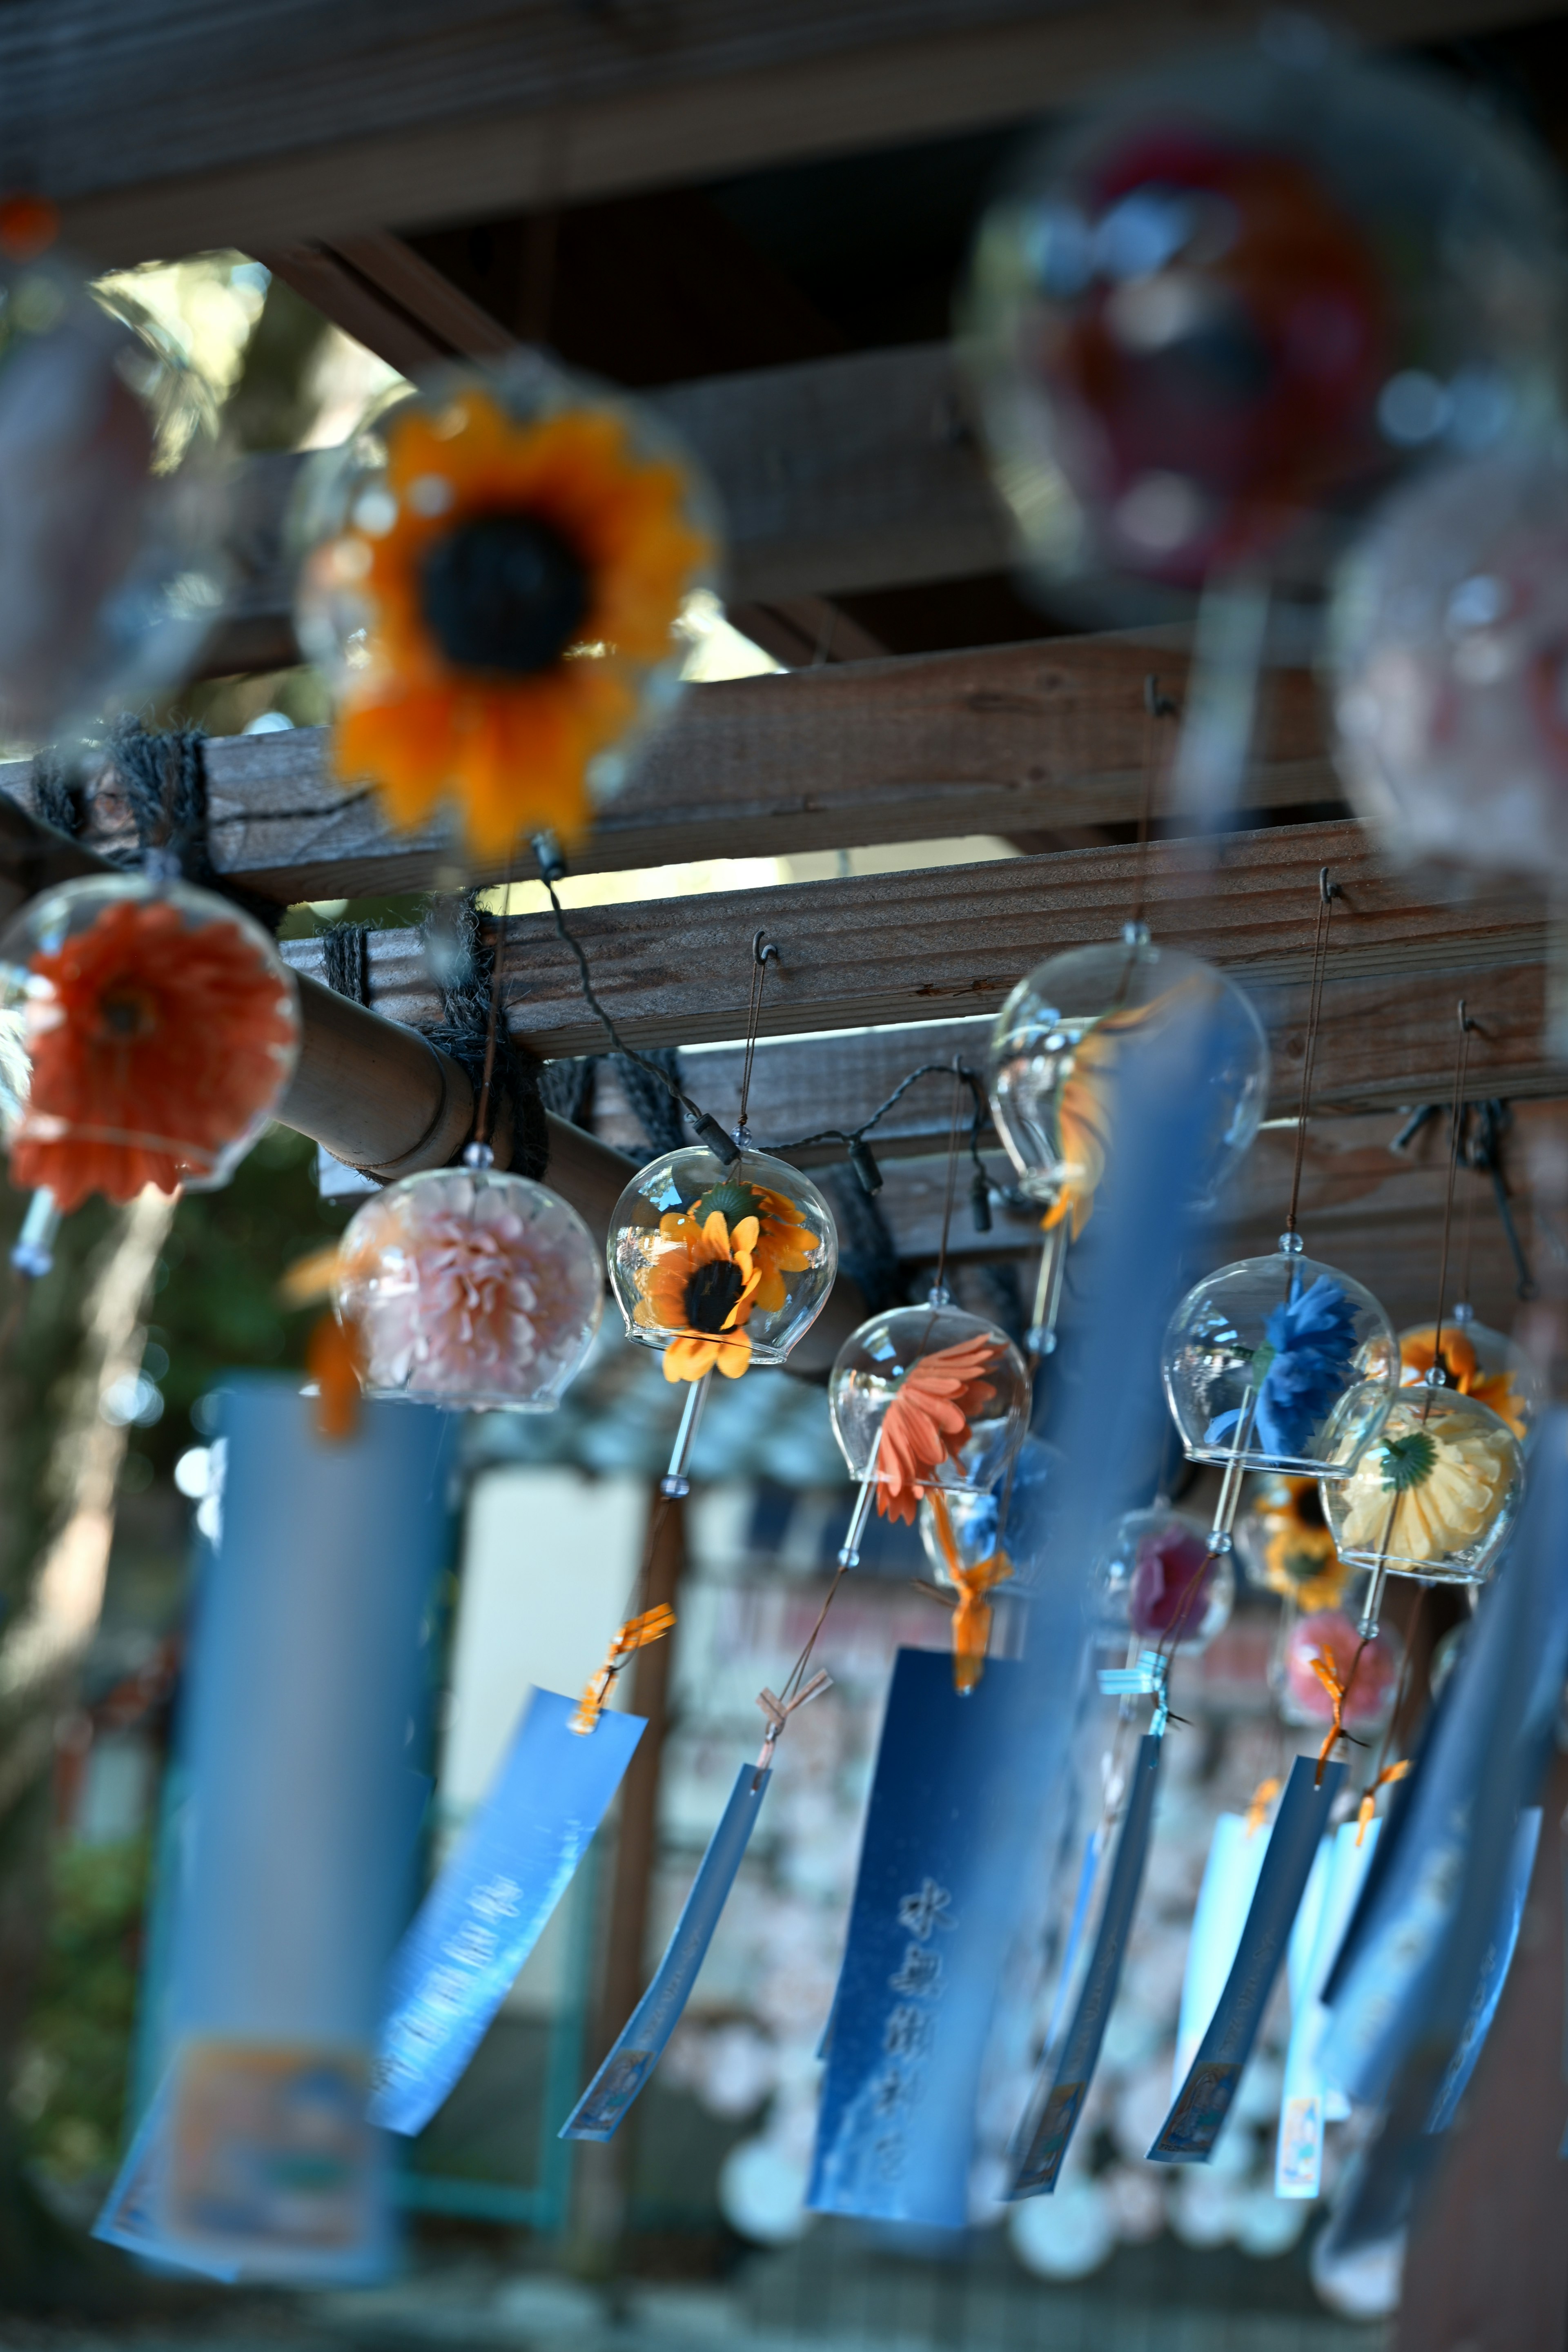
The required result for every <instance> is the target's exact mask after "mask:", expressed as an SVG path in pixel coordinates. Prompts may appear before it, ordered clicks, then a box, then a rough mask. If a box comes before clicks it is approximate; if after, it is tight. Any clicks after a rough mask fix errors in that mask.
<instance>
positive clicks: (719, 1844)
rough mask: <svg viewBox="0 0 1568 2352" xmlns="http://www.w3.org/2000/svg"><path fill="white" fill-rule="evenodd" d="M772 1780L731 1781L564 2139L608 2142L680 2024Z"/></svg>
mask: <svg viewBox="0 0 1568 2352" xmlns="http://www.w3.org/2000/svg"><path fill="white" fill-rule="evenodd" d="M772 1777H773V1776H772V1774H771V1773H770V1772H766V1771H762V1770H760V1769H758V1767H757V1766H756V1765H755V1764H742V1767H741V1769H740V1771H739V1772H738V1773H737V1774H736V1776H735V1785H734V1787H733V1788H732V1789H731V1791H730V1801H729V1803H728V1804H727V1805H726V1806H725V1808H724V1811H723V1815H722V1817H721V1821H720V1823H719V1826H718V1828H717V1829H716V1830H715V1831H714V1832H713V1834H712V1836H711V1837H710V1839H709V1841H708V1851H707V1853H705V1854H704V1855H703V1857H702V1860H701V1863H700V1866H699V1868H698V1872H697V1876H696V1877H695V1879H694V1880H693V1881H692V1885H691V1892H690V1894H689V1895H688V1896H687V1898H686V1901H685V1903H684V1904H683V1906H681V1913H680V1916H679V1919H678V1920H677V1921H676V1923H675V1933H674V1934H673V1935H672V1936H671V1937H670V1939H669V1942H668V1946H667V1947H666V1949H665V1955H664V1958H663V1959H661V1960H660V1962H659V1964H658V1968H657V1969H655V1971H654V1979H653V1982H652V1983H651V1984H650V1985H649V1987H648V1989H647V1992H645V1993H644V1995H643V1997H642V1999H641V2000H639V2001H638V2003H637V2007H636V2009H634V2010H633V2011H632V2013H631V2015H630V2017H629V2018H628V2019H627V2020H626V2024H625V2025H624V2026H623V2027H622V2029H621V2031H620V2032H619V2034H618V2035H617V2036H616V2043H615V2047H614V2048H613V2049H612V2050H611V2052H610V2054H609V2056H608V2057H607V2058H606V2059H605V2063H604V2064H603V2065H602V2066H601V2067H600V2069H599V2071H598V2073H597V2074H595V2077H594V2079H593V2081H592V2082H591V2083H590V2084H589V2085H588V2087H587V2089H586V2090H585V2091H584V2094H583V2095H582V2097H581V2098H580V2099H579V2100H578V2102H577V2104H576V2105H575V2106H574V2108H573V2110H572V2113H571V2114H570V2115H569V2116H567V2118H566V2121H565V2122H564V2123H563V2125H562V2126H561V2132H560V2137H561V2138H563V2139H601V2140H603V2139H613V2138H614V2137H615V2133H616V2126H617V2125H618V2124H619V2122H620V2120H621V2117H622V2116H624V2115H625V2114H626V2109H627V2108H628V2107H629V2106H630V2105H631V2104H632V2101H633V2100H634V2099H635V2098H636V2097H637V2093H638V2092H639V2091H640V2090H641V2089H642V2086H643V2084H645V2083H646V2082H647V2078H648V2076H649V2075H650V2074H652V2073H653V2070H654V2068H655V2067H656V2066H657V2065H658V2062H659V2060H660V2058H662V2057H663V2055H664V2047H665V2044H666V2042H668V2040H669V2037H670V2035H671V2034H672V2033H673V2032H674V2031H675V2029H676V2027H677V2026H678V2025H679V2022H680V2015H681V2011H683V2010H684V2009H685V2007H686V2004H687V2002H688V2001H689V2000H690V1998H691V1988H692V1986H693V1985H694V1984H695V1983H696V1982H697V1974H698V1970H699V1969H700V1968H701V1966H702V1963H703V1960H704V1959H705V1958H707V1954H708V1947H709V1945H710V1943H711V1942H712V1940H713V1930H714V1928H715V1927H717V1926H718V1925H719V1916H720V1914H721V1911H722V1910H723V1908H724V1906H725V1903H726V1902H727V1901H728V1899H729V1894H730V1889H731V1886H732V1885H734V1883H735V1873H736V1872H737V1871H738V1870H739V1869H740V1867H741V1864H742V1859H743V1857H744V1855H745V1851H746V1848H747V1846H748V1845H749V1844H750V1843H751V1838H752V1830H753V1829H754V1828H755V1827H756V1821H757V1815H758V1813H759V1812H760V1811H762V1803H763V1798H764V1797H765V1796H766V1794H767V1789H768V1782H769V1780H771V1779H772Z"/></svg>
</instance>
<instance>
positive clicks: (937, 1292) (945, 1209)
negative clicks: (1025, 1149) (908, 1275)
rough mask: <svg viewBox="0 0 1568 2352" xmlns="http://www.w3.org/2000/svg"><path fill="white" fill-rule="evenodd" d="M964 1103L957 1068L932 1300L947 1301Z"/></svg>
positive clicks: (960, 1072) (948, 1131)
mask: <svg viewBox="0 0 1568 2352" xmlns="http://www.w3.org/2000/svg"><path fill="white" fill-rule="evenodd" d="M961 1108H963V1070H962V1069H960V1068H955V1069H954V1071H953V1074H952V1120H951V1122H950V1124H949V1127H948V1130H947V1193H946V1197H945V1198H944V1200H943V1202H942V1246H941V1248H940V1249H939V1250H938V1251H937V1254H936V1276H935V1279H934V1280H933V1282H932V1284H931V1301H932V1304H933V1305H934V1304H935V1303H936V1302H937V1301H939V1300H940V1301H942V1303H943V1304H945V1303H946V1300H947V1296H948V1290H947V1244H948V1239H949V1236H950V1234H952V1202H953V1195H954V1194H955V1193H956V1192H957V1191H958V1114H959V1111H960V1110H961Z"/></svg>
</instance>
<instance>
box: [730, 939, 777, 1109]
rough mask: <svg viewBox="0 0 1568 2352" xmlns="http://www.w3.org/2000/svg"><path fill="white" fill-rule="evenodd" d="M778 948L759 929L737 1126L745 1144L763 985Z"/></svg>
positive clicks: (753, 951)
mask: <svg viewBox="0 0 1568 2352" xmlns="http://www.w3.org/2000/svg"><path fill="white" fill-rule="evenodd" d="M778 953H779V951H778V950H777V948H775V947H773V945H771V944H770V943H769V941H768V940H767V936H766V934H765V932H763V931H759V932H758V933H757V935H756V938H755V939H754V940H752V993H751V998H750V1001H749V1003H747V1006H746V1054H745V1059H744V1060H743V1062H742V1065H741V1117H740V1122H739V1125H738V1128H737V1134H738V1137H739V1139H740V1141H741V1142H742V1143H746V1142H749V1141H750V1139H751V1129H750V1127H749V1126H748V1125H747V1120H746V1109H747V1106H748V1104H749V1103H750V1101H751V1099H752V1064H753V1063H754V1062H755V1060H756V1058H757V1026H758V1024H759V1023H760V1022H761V1020H762V1017H763V982H765V981H766V979H767V976H768V966H769V964H770V963H776V962H777V961H778Z"/></svg>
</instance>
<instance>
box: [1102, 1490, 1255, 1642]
mask: <svg viewBox="0 0 1568 2352" xmlns="http://www.w3.org/2000/svg"><path fill="white" fill-rule="evenodd" d="M1092 1592H1093V1598H1092V1602H1091V1607H1092V1611H1093V1615H1094V1618H1095V1622H1096V1623H1097V1625H1098V1626H1099V1627H1100V1630H1101V1632H1102V1633H1107V1634H1121V1633H1131V1634H1133V1635H1134V1636H1135V1637H1136V1638H1137V1639H1138V1640H1139V1641H1141V1642H1165V1641H1168V1640H1170V1637H1171V1636H1172V1635H1173V1634H1174V1636H1175V1639H1174V1641H1173V1643H1172V1646H1173V1648H1174V1649H1177V1650H1183V1651H1185V1652H1187V1653H1189V1654H1193V1655H1195V1654H1197V1652H1199V1651H1200V1650H1205V1649H1206V1648H1207V1647H1208V1645H1209V1643H1211V1642H1212V1641H1213V1639H1214V1637H1215V1634H1216V1633H1218V1632H1219V1631H1220V1629H1221V1627H1222V1626H1223V1625H1224V1624H1226V1622H1227V1620H1228V1619H1229V1616H1230V1612H1231V1604H1232V1602H1233V1601H1234V1600H1235V1598H1236V1575H1235V1571H1234V1570H1233V1569H1232V1567H1231V1564H1230V1559H1229V1556H1228V1554H1226V1552H1224V1551H1218V1552H1211V1550H1210V1549H1209V1530H1208V1528H1206V1527H1205V1525H1204V1524H1203V1521H1202V1520H1201V1519H1194V1518H1192V1517H1189V1516H1188V1515H1187V1514H1186V1513H1185V1512H1184V1511H1173V1510H1172V1509H1170V1508H1169V1507H1168V1506H1166V1505H1163V1504H1155V1505H1154V1506H1153V1507H1152V1508H1150V1509H1149V1510H1146V1511H1127V1512H1125V1513H1124V1514H1123V1515H1122V1517H1121V1518H1120V1519H1118V1520H1117V1522H1116V1525H1115V1527H1114V1528H1112V1529H1111V1531H1110V1535H1109V1536H1108V1537H1107V1538H1106V1540H1105V1542H1104V1544H1103V1545H1102V1546H1101V1547H1100V1557H1099V1559H1097V1560H1096V1562H1095V1566H1094V1580H1093V1587H1092Z"/></svg>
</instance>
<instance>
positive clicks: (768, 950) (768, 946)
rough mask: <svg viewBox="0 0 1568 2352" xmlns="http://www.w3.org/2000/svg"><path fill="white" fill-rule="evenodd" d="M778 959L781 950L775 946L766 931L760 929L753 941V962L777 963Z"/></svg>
mask: <svg viewBox="0 0 1568 2352" xmlns="http://www.w3.org/2000/svg"><path fill="white" fill-rule="evenodd" d="M778 960H779V951H778V950H777V948H775V947H774V945H773V941H772V940H770V939H769V938H768V935H767V933H766V931H759V932H758V933H757V936H756V938H755V939H754V940H752V962H753V963H761V964H768V963H777V961H778Z"/></svg>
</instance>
